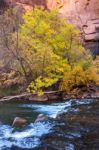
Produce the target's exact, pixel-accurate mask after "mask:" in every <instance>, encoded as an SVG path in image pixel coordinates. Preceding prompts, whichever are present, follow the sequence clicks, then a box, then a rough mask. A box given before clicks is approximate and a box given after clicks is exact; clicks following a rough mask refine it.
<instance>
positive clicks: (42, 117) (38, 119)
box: [35, 114, 48, 123]
mask: <svg viewBox="0 0 99 150" xmlns="http://www.w3.org/2000/svg"><path fill="white" fill-rule="evenodd" d="M46 120H48V116H46V115H44V114H39V115H38V116H37V119H36V120H35V123H36V122H41V121H46Z"/></svg>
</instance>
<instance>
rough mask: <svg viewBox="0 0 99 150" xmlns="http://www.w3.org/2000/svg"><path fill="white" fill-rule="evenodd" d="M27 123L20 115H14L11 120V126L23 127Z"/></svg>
mask: <svg viewBox="0 0 99 150" xmlns="http://www.w3.org/2000/svg"><path fill="white" fill-rule="evenodd" d="M26 124H27V120H26V119H24V118H21V117H16V118H15V119H14V121H13V124H12V127H24V126H25V125H26Z"/></svg>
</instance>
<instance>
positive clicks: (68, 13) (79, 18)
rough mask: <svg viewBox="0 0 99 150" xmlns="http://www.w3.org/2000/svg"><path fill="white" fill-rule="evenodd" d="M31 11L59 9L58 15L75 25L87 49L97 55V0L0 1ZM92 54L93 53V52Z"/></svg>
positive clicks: (98, 4)
mask: <svg viewBox="0 0 99 150" xmlns="http://www.w3.org/2000/svg"><path fill="white" fill-rule="evenodd" d="M1 1H6V3H8V4H10V5H11V4H15V5H20V6H22V7H23V8H24V9H26V10H31V9H32V8H33V7H34V5H40V6H41V5H43V6H44V7H45V8H47V9H50V10H51V9H54V8H59V12H60V15H61V16H62V17H65V18H66V19H67V20H68V21H69V22H71V23H73V24H76V25H77V27H78V28H80V29H81V31H82V33H83V35H84V41H85V42H87V47H89V48H90V49H92V51H93V50H94V49H95V53H99V0H1ZM93 53H94V52H93Z"/></svg>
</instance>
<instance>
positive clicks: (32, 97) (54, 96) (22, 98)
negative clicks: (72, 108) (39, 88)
mask: <svg viewBox="0 0 99 150" xmlns="http://www.w3.org/2000/svg"><path fill="white" fill-rule="evenodd" d="M91 98H92V99H97V98H99V91H96V92H93V93H88V92H84V93H83V94H82V95H81V96H80V95H79V96H76V95H66V94H64V93H63V92H59V91H50V92H45V93H44V95H42V96H38V95H37V94H31V93H23V94H19V95H15V96H7V97H3V98H1V99H0V103H13V102H30V103H32V102H50V101H65V100H68V99H91Z"/></svg>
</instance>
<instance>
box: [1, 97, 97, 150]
mask: <svg viewBox="0 0 99 150" xmlns="http://www.w3.org/2000/svg"><path fill="white" fill-rule="evenodd" d="M40 113H43V114H45V115H48V116H49V117H52V118H56V116H57V114H58V117H57V119H52V120H48V121H43V122H37V123H34V121H35V119H36V118H37V116H38V114H40ZM15 117H22V118H25V119H27V120H28V125H27V126H25V127H23V128H12V126H11V124H12V122H13V120H14V118H15ZM98 118H99V100H92V99H91V100H69V101H66V102H61V103H49V104H28V103H25V104H23V103H17V104H1V105H0V121H1V123H0V150H25V149H29V150H99V119H98Z"/></svg>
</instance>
